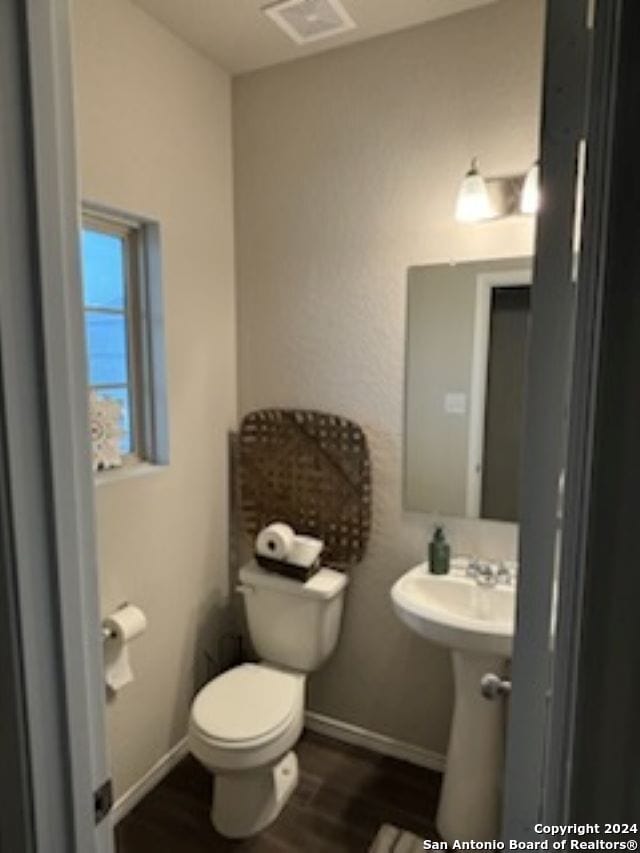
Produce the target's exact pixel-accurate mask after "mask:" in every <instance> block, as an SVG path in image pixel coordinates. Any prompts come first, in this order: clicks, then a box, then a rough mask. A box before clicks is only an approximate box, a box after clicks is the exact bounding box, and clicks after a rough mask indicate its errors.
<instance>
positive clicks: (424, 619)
mask: <svg viewBox="0 0 640 853" xmlns="http://www.w3.org/2000/svg"><path fill="white" fill-rule="evenodd" d="M391 600H392V601H393V606H394V608H395V611H396V613H397V614H398V616H399V617H400V619H401V620H402V621H403V622H404V623H405V624H406V625H408V626H409V628H412V629H413V630H414V631H416V632H417V633H418V634H420V635H421V636H423V637H425V638H426V639H427V640H431V641H432V642H434V643H439V644H440V645H443V646H447V647H448V648H450V649H458V650H461V651H462V650H464V651H470V652H477V653H478V654H484V655H500V656H501V657H505V658H507V657H510V656H511V649H512V645H513V626H514V615H515V602H516V597H515V589H514V587H513V586H507V585H503V584H499V585H497V586H480V585H479V584H478V583H477V582H476V580H475V579H474V578H469V577H466V576H464V575H463V574H457V573H456V572H454V573H452V574H448V575H432V574H429V573H428V571H427V567H426V565H425V564H422V565H420V566H416V567H415V568H414V569H411V570H410V571H408V572H407V573H406V574H404V575H402V577H401V578H400V579H399V580H397V581H396V583H395V584H394V585H393V587H392V589H391Z"/></svg>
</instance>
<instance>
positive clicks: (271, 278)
mask: <svg viewBox="0 0 640 853" xmlns="http://www.w3.org/2000/svg"><path fill="white" fill-rule="evenodd" d="M543 12H544V4H543V2H542V1H541V0H503V2H501V3H499V4H496V5H495V6H488V7H486V8H483V9H480V10H477V11H475V12H470V13H466V14H462V15H458V16H455V17H453V18H450V19H448V20H443V21H440V22H437V23H434V24H429V25H426V26H423V27H418V28H415V29H411V30H407V31H404V32H401V33H398V34H394V35H391V36H386V37H383V38H380V39H376V40H373V41H370V42H366V43H363V44H359V45H356V46H352V47H349V48H347V49H344V50H336V51H331V52H328V53H325V54H322V55H319V56H317V57H313V58H311V59H307V60H304V61H299V62H294V63H290V64H286V65H282V66H278V67H275V68H272V69H269V70H265V71H262V72H257V73H254V74H249V75H246V76H243V77H240V78H236V79H235V80H234V168H235V191H236V197H235V199H236V240H237V244H236V245H237V248H236V261H237V284H238V310H239V350H238V352H239V392H240V409H241V413H242V412H246V411H248V410H250V409H253V408H257V407H263V406H299V407H309V408H321V409H326V410H329V411H334V412H336V413H339V414H342V415H345V416H347V417H350V418H354V419H355V420H357V421H359V422H360V423H361V424H362V426H363V427H364V428H365V429H366V431H367V434H368V436H369V439H370V442H371V448H372V453H373V477H374V523H373V536H372V541H371V545H370V549H369V553H368V555H367V558H366V560H365V561H364V562H363V564H362V565H361V566H359V567H358V568H357V569H356V570H354V571H353V573H352V582H351V585H350V587H349V590H348V595H347V598H348V600H347V607H346V613H345V619H344V627H343V632H342V636H341V640H340V644H339V648H338V650H337V652H336V655H335V657H334V658H333V659H332V660H331V661H330V662H329V663H328V665H327V666H326V667H325V668H324V669H323V670H322V671H321V672H319V673H317V674H316V675H314V676H313V677H312V678H311V683H310V695H309V703H310V707H311V708H312V709H313V710H315V711H317V712H321V713H323V714H326V715H330V716H332V717H337V718H339V719H341V720H344V721H347V722H350V723H353V724H356V725H359V726H363V727H365V728H368V729H371V730H374V731H377V732H381V733H384V734H387V735H389V736H392V737H395V738H398V739H400V740H403V741H408V742H410V743H413V744H417V745H421V746H423V747H426V748H429V749H432V750H434V751H437V752H444V750H445V748H446V741H447V734H448V727H449V716H450V709H451V674H450V664H449V659H448V656H447V654H446V653H445V652H444V651H443V650H442V649H439V648H437V647H435V646H432V645H429V644H428V643H426V642H423V641H421V640H420V639H419V638H418V637H417V636H413V635H412V634H410V633H409V631H408V630H407V629H406V628H404V627H403V626H401V625H400V623H399V622H398V620H397V619H396V617H395V616H394V614H393V613H392V610H391V606H390V601H389V588H390V586H391V585H392V583H393V581H394V580H395V579H396V578H397V577H398V576H399V575H400V574H402V573H403V572H404V571H406V570H407V569H408V568H409V567H410V566H412V565H414V564H415V563H417V562H419V561H421V560H423V559H424V554H425V547H426V541H427V538H428V537H429V535H430V533H431V522H430V519H429V518H427V517H426V516H424V515H420V514H417V513H408V512H405V511H404V510H403V509H402V476H401V473H402V433H403V387H404V380H403V377H404V340H405V328H404V324H405V307H406V275H407V268H408V267H410V266H413V265H418V264H428V263H447V262H449V261H450V260H452V259H454V260H457V261H461V260H470V259H477V258H494V257H512V256H525V255H530V254H531V253H532V237H533V229H532V223H531V221H530V220H525V219H522V218H517V217H516V218H514V219H511V220H506V221H503V222H494V223H490V224H484V225H478V226H464V225H460V224H458V223H456V222H455V220H454V217H453V208H454V202H455V196H456V191H457V189H458V186H459V182H460V179H461V177H462V175H463V173H464V171H465V169H466V168H467V167H468V163H469V160H470V158H471V157H472V156H473V155H474V154H479V155H480V157H481V165H482V167H483V168H484V169H485V170H486V172H487V173H488V174H512V173H514V172H515V173H517V172H522V171H525V170H526V169H527V168H528V166H529V164H530V163H531V162H532V161H533V160H534V159H535V156H536V147H537V138H538V115H539V95H540V76H541V42H542V27H543ZM447 529H448V533H449V535H450V537H451V540H452V544H453V548H454V550H455V551H457V552H459V553H470V552H471V553H476V554H480V555H483V556H487V557H505V558H514V557H515V556H516V543H517V528H516V527H515V525H507V524H499V523H488V522H474V521H461V520H457V521H454V520H451V521H449V522H448V523H447Z"/></svg>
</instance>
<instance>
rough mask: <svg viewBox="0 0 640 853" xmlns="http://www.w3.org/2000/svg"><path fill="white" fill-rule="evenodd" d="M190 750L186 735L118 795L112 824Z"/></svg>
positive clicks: (120, 818)
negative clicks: (127, 788) (126, 789)
mask: <svg viewBox="0 0 640 853" xmlns="http://www.w3.org/2000/svg"><path fill="white" fill-rule="evenodd" d="M188 751H189V749H188V747H187V738H186V737H184V738H182V740H180V741H178V743H177V744H176V745H175V746H173V747H171V749H170V750H169V752H167V753H166V755H163V756H162V758H161V759H160V760H159V761H156V763H155V764H154V765H153V767H151V768H150V769H149V770H148V771H147V772H146V773H145V774H144V776H143V777H142V778H141V779H138V781H137V782H136V783H135V784H134V785H132V786H131V787H130V788H129V790H128V791H125V792H124V794H122V796H120V797H118V799H117V800H116V801H115V803H114V804H113V809H112V810H111V823H112V826H115V825H116V824H117V823H119V822H120V821H121V820H122V819H123V818H124V817H126V816H127V815H128V814H129V812H130V811H132V810H133V809H134V808H135V807H136V806H137V805H138V803H139V802H140V800H142V799H143V798H144V797H146V795H147V794H148V793H149V791H151V790H152V789H153V788H155V787H156V785H157V784H158V783H159V782H161V781H162V780H163V779H164V778H165V776H168V774H169V773H170V772H171V771H172V770H173V768H174V767H175V766H176V765H177V764H179V763H180V762H181V761H182V759H183V758H184V757H185V755H186V754H187V753H188Z"/></svg>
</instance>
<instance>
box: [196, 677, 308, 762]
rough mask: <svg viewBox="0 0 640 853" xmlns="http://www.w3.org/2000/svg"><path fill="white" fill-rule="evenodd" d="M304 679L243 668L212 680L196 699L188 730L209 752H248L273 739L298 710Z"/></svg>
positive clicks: (286, 725) (282, 730)
mask: <svg viewBox="0 0 640 853" xmlns="http://www.w3.org/2000/svg"><path fill="white" fill-rule="evenodd" d="M303 682H304V679H303V677H302V676H301V675H299V674H297V673H290V672H284V671H282V670H278V669H274V668H272V667H269V666H266V665H263V664H251V663H245V664H241V665H240V666H237V667H234V668H233V669H231V670H229V671H228V672H225V673H223V674H222V675H220V676H218V677H217V678H214V679H213V681H211V682H209V684H207V685H206V686H205V687H203V688H202V690H201V691H200V692H199V693H198V695H197V696H196V699H195V701H194V703H193V707H192V710H191V724H192V730H193V732H194V733H196V734H197V735H198V736H199V737H200V738H202V739H203V740H205V741H206V742H207V743H208V744H209V745H210V746H213V747H218V748H221V749H226V750H235V749H240V750H242V749H252V748H255V747H259V746H261V745H262V744H265V743H268V742H270V741H272V740H274V739H275V738H277V737H278V736H279V735H280V734H281V733H282V732H284V731H285V730H286V729H287V728H288V727H289V726H290V724H291V722H292V720H293V719H294V717H296V716H297V715H298V714H299V712H300V710H301V707H302V701H303V695H302V694H303V690H302V685H303Z"/></svg>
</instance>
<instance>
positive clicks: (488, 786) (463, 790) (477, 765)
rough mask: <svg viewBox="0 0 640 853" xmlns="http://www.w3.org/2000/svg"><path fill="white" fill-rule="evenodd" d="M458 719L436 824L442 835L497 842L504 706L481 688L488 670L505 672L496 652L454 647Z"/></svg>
mask: <svg viewBox="0 0 640 853" xmlns="http://www.w3.org/2000/svg"><path fill="white" fill-rule="evenodd" d="M451 654H452V658H453V678H454V688H455V699H454V710H453V719H452V721H451V734H450V735H449V749H448V751H447V769H446V773H445V777H444V781H443V785H442V793H441V795H440V803H439V806H438V814H437V817H436V826H437V828H438V832H439V833H440V835H441V836H442V837H443V839H444V840H445V841H447V842H449V843H452V842H453V841H455V840H456V839H457V840H459V841H493V840H494V839H498V838H499V833H500V816H501V811H502V776H503V765H504V739H505V705H504V701H503V700H501V699H496V700H494V701H489V700H487V699H485V698H484V697H483V696H482V695H481V693H480V679H481V678H482V676H483V675H484V674H485V673H487V672H495V673H497V674H498V675H501V674H502V673H503V672H504V669H505V664H506V661H505V659H504V658H501V657H497V656H493V655H474V654H472V653H470V652H461V651H452V653H451Z"/></svg>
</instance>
